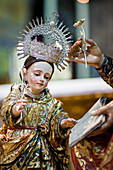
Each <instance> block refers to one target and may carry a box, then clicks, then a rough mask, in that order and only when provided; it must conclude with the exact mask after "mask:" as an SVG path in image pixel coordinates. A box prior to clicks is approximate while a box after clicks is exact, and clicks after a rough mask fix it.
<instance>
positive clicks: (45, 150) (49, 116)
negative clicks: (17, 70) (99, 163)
mask: <svg viewBox="0 0 113 170" xmlns="http://www.w3.org/2000/svg"><path fill="white" fill-rule="evenodd" d="M21 89H22V85H14V86H13V88H12V90H11V92H10V94H9V95H8V96H7V97H6V99H5V100H4V102H3V104H2V107H1V117H2V120H3V122H4V125H3V127H2V128H1V129H0V169H3V170H5V169H10V170H15V169H16V170H21V169H22V170H26V169H29V168H40V169H41V168H42V169H48V170H51V169H54V170H57V169H68V168H67V166H68V159H69V156H68V155H67V152H66V147H67V143H68V137H69V133H70V130H69V129H66V130H62V129H61V127H60V122H61V120H62V119H67V118H68V114H67V113H66V112H64V110H63V108H62V103H61V102H60V101H58V100H56V99H54V98H52V96H51V94H50V93H49V91H47V90H46V91H45V92H44V96H43V97H41V98H40V99H38V98H31V97H30V96H28V95H26V94H25V95H24V97H23V99H25V100H27V104H26V106H25V109H24V111H23V113H22V120H21V119H20V116H19V117H17V118H13V117H12V106H13V105H14V104H15V102H16V101H17V100H19V99H20V98H21V93H22V90H21Z"/></svg>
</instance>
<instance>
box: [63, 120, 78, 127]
mask: <svg viewBox="0 0 113 170" xmlns="http://www.w3.org/2000/svg"><path fill="white" fill-rule="evenodd" d="M76 123H77V121H76V120H75V119H73V118H68V119H63V120H62V121H61V123H60V126H61V128H62V129H66V128H72V127H73V126H74V125H75V124H76Z"/></svg>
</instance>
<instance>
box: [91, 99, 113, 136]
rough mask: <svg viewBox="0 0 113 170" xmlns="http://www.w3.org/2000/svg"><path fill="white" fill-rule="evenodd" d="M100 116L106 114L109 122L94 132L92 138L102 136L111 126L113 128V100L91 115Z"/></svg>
mask: <svg viewBox="0 0 113 170" xmlns="http://www.w3.org/2000/svg"><path fill="white" fill-rule="evenodd" d="M100 114H106V115H107V120H106V122H105V123H104V124H103V125H102V126H101V127H100V128H99V129H98V130H95V131H93V132H92V133H91V134H90V136H96V135H99V134H102V133H104V132H105V131H107V130H108V129H109V128H110V127H111V126H113V100H112V101H111V102H110V103H108V104H106V105H105V106H103V107H101V108H99V109H98V110H95V111H93V112H91V115H93V116H97V115H100Z"/></svg>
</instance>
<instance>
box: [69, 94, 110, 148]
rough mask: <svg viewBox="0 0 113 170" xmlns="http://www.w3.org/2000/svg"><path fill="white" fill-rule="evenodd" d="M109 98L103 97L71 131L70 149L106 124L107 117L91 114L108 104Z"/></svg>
mask: <svg viewBox="0 0 113 170" xmlns="http://www.w3.org/2000/svg"><path fill="white" fill-rule="evenodd" d="M106 101H107V98H105V97H101V98H100V99H99V100H98V101H97V102H96V103H95V104H94V105H93V106H92V107H91V109H90V110H89V111H88V112H87V113H86V114H85V115H84V116H83V117H82V118H81V119H79V120H78V122H77V124H76V125H75V126H74V127H73V128H72V129H71V133H70V137H69V145H70V148H72V147H73V146H75V145H76V144H77V143H78V142H79V141H81V140H82V139H83V138H85V137H86V136H87V135H89V134H90V133H91V132H92V131H94V130H95V129H96V128H98V127H100V126H101V125H102V124H103V123H104V122H105V115H104V114H101V115H99V116H92V115H91V114H90V113H91V112H92V111H93V110H97V109H98V108H100V107H102V106H103V105H105V104H106Z"/></svg>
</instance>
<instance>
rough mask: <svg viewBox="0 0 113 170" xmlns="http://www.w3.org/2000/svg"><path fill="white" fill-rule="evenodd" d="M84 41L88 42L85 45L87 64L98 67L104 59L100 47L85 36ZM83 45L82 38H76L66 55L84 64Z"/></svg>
mask: <svg viewBox="0 0 113 170" xmlns="http://www.w3.org/2000/svg"><path fill="white" fill-rule="evenodd" d="M85 41H86V43H88V44H87V45H86V56H87V64H88V65H94V66H95V67H96V68H98V67H100V66H101V64H102V62H103V59H104V55H103V54H102V53H101V50H100V48H99V47H98V45H97V44H96V43H95V42H94V41H93V40H92V39H87V38H86V39H85ZM83 45H84V44H83V40H82V38H78V39H77V41H76V42H75V43H74V45H73V46H72V47H71V48H70V51H69V52H68V57H69V59H70V60H71V61H74V62H79V63H83V64H85V57H84V51H83Z"/></svg>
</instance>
